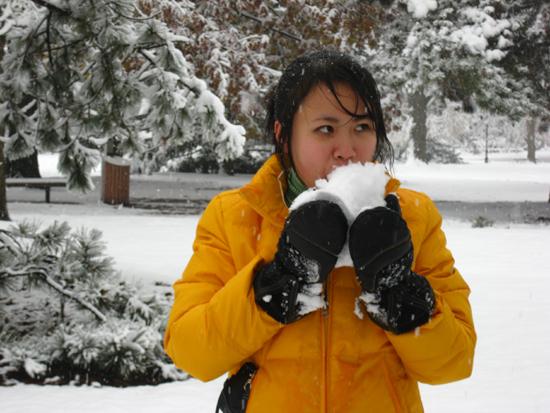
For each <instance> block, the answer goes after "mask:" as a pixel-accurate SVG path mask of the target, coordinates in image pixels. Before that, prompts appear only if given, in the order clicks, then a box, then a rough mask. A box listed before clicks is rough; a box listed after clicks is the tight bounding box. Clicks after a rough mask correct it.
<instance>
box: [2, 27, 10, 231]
mask: <svg viewBox="0 0 550 413" xmlns="http://www.w3.org/2000/svg"><path fill="white" fill-rule="evenodd" d="M4 44H5V37H4V36H0V61H1V60H2V59H3V58H4ZM9 220H10V215H9V214H8V202H7V198H6V164H5V163H4V142H2V141H0V221H9Z"/></svg>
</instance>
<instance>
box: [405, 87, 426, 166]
mask: <svg viewBox="0 0 550 413" xmlns="http://www.w3.org/2000/svg"><path fill="white" fill-rule="evenodd" d="M409 99H410V102H411V106H412V118H413V122H414V124H413V127H412V128H411V138H412V140H413V144H414V157H415V158H416V159H420V160H421V161H424V162H428V153H427V148H426V138H427V135H428V125H427V120H428V98H427V97H426V96H425V95H424V91H423V90H422V89H420V90H418V91H416V92H414V93H412V94H411V95H409Z"/></svg>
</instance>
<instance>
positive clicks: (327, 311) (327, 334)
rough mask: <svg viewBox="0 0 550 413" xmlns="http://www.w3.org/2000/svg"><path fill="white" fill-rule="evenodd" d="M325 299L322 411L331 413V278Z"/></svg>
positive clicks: (327, 285)
mask: <svg viewBox="0 0 550 413" xmlns="http://www.w3.org/2000/svg"><path fill="white" fill-rule="evenodd" d="M325 299H326V302H327V307H326V308H325V309H324V310H323V313H322V317H321V323H322V331H323V334H322V336H323V337H322V338H323V341H322V347H323V386H322V390H323V394H322V400H323V403H322V408H321V411H322V412H323V413H327V412H329V411H330V410H329V397H328V392H329V377H330V360H329V355H330V328H331V325H330V321H331V317H330V312H331V305H332V303H331V299H332V282H331V279H330V278H329V279H328V281H327V284H326V288H325Z"/></svg>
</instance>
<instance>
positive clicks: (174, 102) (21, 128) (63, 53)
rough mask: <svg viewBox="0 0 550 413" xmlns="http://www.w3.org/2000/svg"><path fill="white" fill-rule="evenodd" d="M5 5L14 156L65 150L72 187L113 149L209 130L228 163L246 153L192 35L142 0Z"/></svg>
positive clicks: (8, 119)
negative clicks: (150, 11)
mask: <svg viewBox="0 0 550 413" xmlns="http://www.w3.org/2000/svg"><path fill="white" fill-rule="evenodd" d="M165 3H168V2H165ZM170 3H173V4H174V5H175V6H174V7H176V8H177V2H176V1H173V2H170ZM1 9H2V15H3V16H9V18H7V17H6V18H4V20H5V23H4V28H3V29H2V32H1V37H2V41H3V42H5V49H4V56H3V58H2V61H1V63H0V86H1V87H0V124H1V125H2V129H3V130H2V131H1V133H2V135H3V138H2V139H3V142H4V145H5V148H4V151H5V153H6V155H7V156H8V157H9V158H10V159H17V158H20V157H24V156H27V155H29V154H30V153H32V151H33V150H34V149H35V148H38V149H39V150H48V151H58V152H60V161H59V169H60V170H61V171H62V172H63V173H65V174H67V175H68V186H69V189H82V190H88V189H90V188H91V187H92V182H91V180H90V177H89V174H90V171H91V169H92V168H93V167H94V166H95V165H96V164H97V163H98V162H99V159H100V154H101V151H102V150H103V148H104V147H105V146H106V145H111V146H112V147H113V148H114V149H115V150H116V151H117V152H118V153H119V154H130V155H131V154H136V153H140V152H142V151H144V150H145V149H147V148H148V147H151V146H152V147H154V146H155V145H158V143H159V142H161V141H165V140H180V141H186V140H190V139H192V138H193V137H196V136H201V137H202V139H203V140H204V141H207V142H211V143H212V144H215V147H216V149H215V151H216V154H217V156H218V157H219V158H220V159H222V160H223V159H231V158H233V157H235V156H237V155H239V154H240V153H241V152H242V147H243V144H244V129H243V128H242V127H241V126H237V125H234V124H232V123H230V122H229V121H228V120H227V119H226V117H225V114H224V106H223V104H222V102H221V101H220V100H219V99H218V98H217V97H216V96H215V95H214V94H213V93H212V92H211V91H210V90H209V89H208V87H207V85H206V83H205V82H204V81H202V80H200V79H199V78H197V77H196V76H195V75H194V68H193V65H192V64H191V63H190V62H189V61H188V60H186V59H185V57H184V56H183V54H182V53H181V51H180V50H179V49H178V48H177V47H176V46H177V44H178V42H184V41H186V40H187V39H185V38H183V37H182V36H179V35H176V34H175V33H174V32H173V31H172V30H170V28H169V27H168V26H167V24H165V23H164V22H162V21H161V20H159V19H158V18H155V17H153V16H147V15H146V14H144V13H143V12H142V11H141V10H140V8H139V7H138V6H137V3H136V1H135V0H116V1H115V0H98V1H94V2H81V1H77V0H60V1H55V2H53V1H49V0H32V1H31V0H23V1H18V2H14V1H4V2H3V3H2V4H1ZM145 132H146V133H148V134H149V135H148V136H151V137H152V139H150V140H144V139H143V136H144V133H145Z"/></svg>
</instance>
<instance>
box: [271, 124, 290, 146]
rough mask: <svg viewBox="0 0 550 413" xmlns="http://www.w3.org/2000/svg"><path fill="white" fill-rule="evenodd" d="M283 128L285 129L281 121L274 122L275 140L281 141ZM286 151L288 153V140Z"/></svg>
mask: <svg viewBox="0 0 550 413" xmlns="http://www.w3.org/2000/svg"><path fill="white" fill-rule="evenodd" d="M282 129H283V125H281V122H279V121H278V120H276V121H275V123H274V124H273V132H274V133H275V140H276V141H277V142H279V141H280V139H281V131H282ZM284 151H285V153H288V142H286V143H285V146H284Z"/></svg>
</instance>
